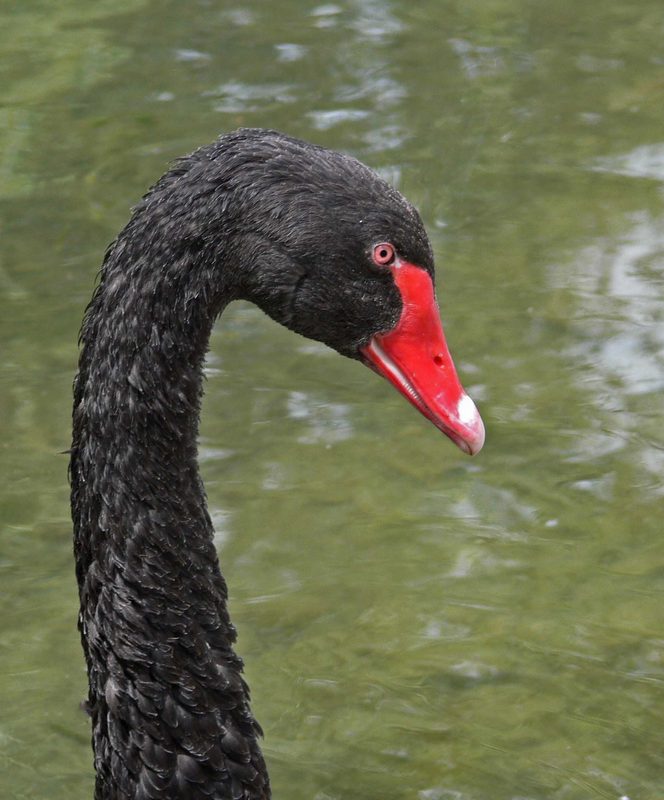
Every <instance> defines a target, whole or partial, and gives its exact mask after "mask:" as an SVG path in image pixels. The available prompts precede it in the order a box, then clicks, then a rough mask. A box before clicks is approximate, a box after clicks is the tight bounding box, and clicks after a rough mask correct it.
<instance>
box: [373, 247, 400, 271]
mask: <svg viewBox="0 0 664 800" xmlns="http://www.w3.org/2000/svg"><path fill="white" fill-rule="evenodd" d="M395 258H396V252H395V250H394V246H393V245H391V244H390V243H389V242H381V243H380V244H377V245H375V246H374V249H373V260H374V264H377V265H378V266H379V267H388V266H389V265H390V264H392V263H394V259H395Z"/></svg>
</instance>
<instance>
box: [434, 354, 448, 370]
mask: <svg viewBox="0 0 664 800" xmlns="http://www.w3.org/2000/svg"><path fill="white" fill-rule="evenodd" d="M444 361H445V359H444V358H443V357H442V356H441V355H437V356H434V357H433V363H434V364H435V365H436V366H437V367H442V366H443V363H444Z"/></svg>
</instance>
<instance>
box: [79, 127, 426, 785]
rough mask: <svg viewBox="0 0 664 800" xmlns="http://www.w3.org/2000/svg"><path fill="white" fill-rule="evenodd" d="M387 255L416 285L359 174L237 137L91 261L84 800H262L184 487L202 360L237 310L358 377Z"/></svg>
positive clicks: (163, 185)
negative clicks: (387, 248)
mask: <svg viewBox="0 0 664 800" xmlns="http://www.w3.org/2000/svg"><path fill="white" fill-rule="evenodd" d="M384 240H389V241H390V242H392V243H393V244H394V245H395V246H396V248H397V249H398V251H399V253H400V254H401V255H402V256H403V257H404V258H407V259H408V260H409V261H411V262H413V263H415V264H418V265H419V266H421V267H422V268H424V269H426V270H428V271H429V272H430V273H431V275H433V259H432V255H431V248H430V245H429V242H428V239H427V236H426V233H425V231H424V228H423V226H422V223H421V221H420V218H419V216H418V214H417V212H416V211H415V209H414V208H413V207H412V206H411V205H410V204H409V203H408V202H407V201H405V200H404V199H403V197H401V195H400V194H399V193H398V192H396V191H395V190H394V189H393V188H391V187H390V186H388V185H387V184H386V183H385V182H384V181H382V180H381V179H380V178H379V177H378V176H377V175H376V174H375V173H374V172H372V171H371V170H369V169H368V168H367V167H365V166H364V165H362V164H360V163H359V162H357V161H356V160H354V159H352V158H350V157H348V156H345V155H341V154H339V153H335V152H331V151H329V150H325V149H322V148H319V147H315V146H313V145H310V144H307V143H304V142H301V141H298V140H295V139H292V138H290V137H287V136H285V135H283V134H279V133H276V132H273V131H263V130H240V131H237V132H235V133H232V134H228V135H226V136H222V137H220V138H219V139H218V140H217V141H216V142H214V143H213V144H211V145H209V146H207V147H203V148H201V149H199V150H197V151H196V152H194V153H193V154H191V155H190V156H188V157H186V158H183V159H182V160H180V161H178V162H177V163H176V164H175V165H174V166H173V168H172V169H171V170H169V171H168V172H167V173H166V174H165V175H164V176H163V177H162V178H161V179H160V180H159V181H158V182H157V183H156V184H155V186H153V187H152V189H151V190H150V191H149V192H148V194H147V195H146V196H145V197H144V198H143V200H142V201H141V202H140V203H139V204H138V205H137V206H136V208H135V209H134V211H133V214H132V216H131V219H130V220H129V222H128V223H127V225H126V227H125V228H124V230H123V231H122V232H121V233H120V234H119V236H118V238H117V239H116V240H115V241H114V242H113V243H112V244H111V246H110V247H109V248H108V251H107V253H106V256H105V259H104V263H103V266H102V270H101V276H100V279H99V283H98V286H97V288H96V290H95V292H94V295H93V298H92V300H91V302H90V305H89V307H88V309H87V312H86V315H85V319H84V322H83V327H82V331H81V337H80V342H81V353H80V362H79V371H78V375H77V377H76V380H75V384H74V411H73V444H72V455H71V467H70V473H71V498H72V515H73V520H74V546H75V556H76V573H77V578H78V584H79V592H80V603H81V607H80V616H79V627H80V631H81V636H82V641H83V648H84V651H85V655H86V659H87V667H88V675H89V698H88V708H89V712H90V715H91V717H92V742H93V748H94V760H95V768H96V772H97V782H96V793H95V797H96V799H97V800H120V799H122V800H148V798H154V799H155V800H157V799H158V798H192V799H193V798H223V799H224V800H225V799H226V798H229V799H230V798H234V800H261V799H263V798H268V797H269V796H270V787H269V781H268V777H267V772H266V768H265V764H264V761H263V757H262V755H261V752H260V749H259V746H258V742H257V740H258V737H259V735H260V733H261V730H260V727H259V726H258V724H257V723H256V721H255V720H254V718H253V716H252V713H251V710H250V707H249V691H248V689H247V685H246V683H245V681H244V679H243V677H242V661H241V659H240V658H239V657H238V656H237V655H236V653H235V652H234V650H233V643H234V641H235V629H234V627H233V625H232V623H231V621H230V619H229V615H228V610H227V605H226V600H227V590H226V584H225V582H224V579H223V577H222V574H221V572H220V569H219V563H218V559H217V554H216V552H215V549H214V546H213V530H212V524H211V521H210V517H209V515H208V512H207V508H206V502H205V494H204V490H203V486H202V483H201V479H200V477H199V472H198V467H197V460H196V449H197V446H196V441H197V433H198V418H199V408H200V401H201V392H202V389H201V386H202V381H201V375H202V365H203V360H204V357H205V353H206V350H207V346H208V339H209V336H210V331H211V328H212V325H213V324H214V321H215V319H216V318H217V317H218V315H219V314H220V312H221V311H222V310H223V309H224V307H225V306H226V305H227V303H229V302H230V301H231V300H234V299H237V298H243V299H246V300H250V301H253V302H254V303H256V304H257V305H258V306H259V307H260V308H262V309H263V310H264V311H265V312H266V313H267V314H269V315H270V316H271V317H273V318H274V319H275V320H277V321H278V322H280V323H282V324H283V325H285V326H286V327H288V328H290V329H292V330H294V331H296V332H297V333H300V334H303V335H305V336H309V337H311V338H314V339H317V340H319V341H321V342H324V343H325V344H327V345H329V346H331V347H333V348H335V349H336V350H338V351H339V352H340V353H342V354H344V355H347V356H350V357H358V349H359V348H360V347H361V346H363V345H365V344H366V343H367V342H368V341H369V339H370V337H371V336H372V335H374V334H376V333H377V332H379V331H383V330H389V329H391V328H392V327H393V326H394V325H395V323H396V321H397V319H398V318H399V315H400V312H401V298H400V295H399V293H398V291H397V290H396V288H395V285H394V282H393V279H392V277H391V275H390V273H389V272H388V271H386V270H381V269H377V268H376V266H375V264H374V263H373V262H372V260H371V248H372V246H373V245H374V244H375V243H376V242H380V241H384Z"/></svg>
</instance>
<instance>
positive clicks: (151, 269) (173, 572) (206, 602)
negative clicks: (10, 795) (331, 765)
mask: <svg viewBox="0 0 664 800" xmlns="http://www.w3.org/2000/svg"><path fill="white" fill-rule="evenodd" d="M153 207H156V208H157V210H158V211H159V213H155V212H154V211H152V210H151V209H152V208H153ZM173 211H174V209H170V210H169V209H168V208H166V209H161V210H159V204H156V203H153V204H152V205H150V204H149V203H148V204H147V205H146V204H143V206H141V207H139V209H138V210H137V212H135V215H134V217H133V218H132V220H131V221H130V223H129V224H128V226H127V228H126V229H125V230H124V231H123V233H122V234H121V235H120V237H118V239H117V240H116V242H115V243H114V244H113V245H112V246H111V248H110V249H109V251H108V253H107V256H106V259H105V262H104V266H103V268H102V274H101V279H100V283H99V286H98V288H97V290H96V292H95V295H94V297H93V300H92V302H91V304H90V307H89V309H88V312H87V314H86V319H85V321H84V325H83V329H82V333H81V343H82V349H81V357H80V363H79V373H78V376H77V379H76V383H75V391H74V394H75V399H74V438H73V445H72V460H71V481H72V512H73V518H74V541H75V554H76V568H77V577H78V582H79V592H80V600H81V611H80V616H79V626H80V630H81V636H82V641H83V647H84V650H85V654H86V658H87V663H88V674H89V710H90V713H91V716H92V721H93V746H94V750H95V765H96V769H97V793H96V797H97V799H98V800H99V798H109V800H110V798H116V797H118V798H119V797H134V796H139V795H140V792H139V788H140V787H141V786H143V787H144V788H145V787H151V788H150V791H149V792H147V794H146V796H151V797H161V796H163V797H174V796H178V797H187V798H189V797H191V798H193V797H199V796H200V797H204V796H206V797H209V796H215V797H243V798H247V799H249V798H251V799H252V800H254V799H256V800H260V799H262V798H267V797H268V796H269V784H268V779H267V775H266V773H265V767H264V763H263V759H262V756H261V753H260V750H259V748H258V745H257V741H256V739H257V736H258V735H259V733H260V728H259V727H258V725H257V723H256V722H255V721H254V719H253V717H252V715H251V711H250V709H249V697H248V690H247V687H246V684H245V682H244V681H243V679H242V677H241V670H242V662H241V660H240V659H239V658H238V656H237V655H236V654H235V653H234V651H233V648H232V645H233V642H234V640H235V630H234V628H233V626H232V624H231V622H230V619H229V615H228V611H227V606H226V598H227V592H226V585H225V582H224V579H223V577H222V575H221V572H220V569H219V563H218V559H217V555H216V552H215V549H214V546H213V530H212V525H211V522H210V518H209V515H208V512H207V508H206V503H205V494H204V490H203V487H202V483H201V480H200V477H199V472H198V466H197V459H196V439H197V434H198V419H199V407H200V398H201V386H202V364H203V360H204V356H205V352H206V350H207V346H208V340H209V335H210V330H211V327H212V325H213V323H214V320H215V318H216V317H217V315H218V314H219V312H220V310H221V309H222V308H223V306H224V304H225V303H226V302H227V301H228V300H230V299H232V296H233V293H232V291H230V290H229V289H228V288H227V287H226V288H224V281H223V279H220V276H219V274H218V271H219V267H218V263H219V262H218V253H217V257H216V258H215V265H214V266H212V264H213V259H212V258H211V257H210V253H209V252H208V251H207V250H206V246H205V244H204V243H203V241H202V239H201V238H200V237H198V236H197V235H196V225H195V224H194V223H195V214H194V219H193V221H192V218H191V214H190V215H189V216H185V217H183V216H182V214H180V217H179V225H178V231H177V236H174V235H173V231H172V230H169V225H170V223H169V219H172V218H173ZM216 246H217V247H218V246H219V242H216ZM213 272H214V274H213ZM213 287H214V288H213ZM146 791H147V790H146ZM140 796H143V795H140Z"/></svg>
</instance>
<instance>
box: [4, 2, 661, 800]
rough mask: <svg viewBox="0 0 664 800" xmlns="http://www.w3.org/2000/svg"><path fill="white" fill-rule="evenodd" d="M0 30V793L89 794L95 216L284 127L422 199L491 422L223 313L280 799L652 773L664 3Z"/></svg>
mask: <svg viewBox="0 0 664 800" xmlns="http://www.w3.org/2000/svg"><path fill="white" fill-rule="evenodd" d="M0 55H1V56H2V59H1V61H2V64H3V81H2V82H1V85H0V103H1V105H0V203H2V214H0V304H1V308H0V341H1V342H2V359H0V434H1V439H0V440H1V441H2V442H3V461H2V474H1V475H0V477H1V479H2V480H1V482H0V485H1V486H2V489H1V490H0V505H1V507H2V516H1V518H0V519H1V520H2V536H1V538H0V584H1V585H2V589H3V597H2V601H3V607H2V620H3V622H2V630H1V635H0V648H1V649H0V655H1V658H2V663H1V667H0V694H1V696H2V715H1V718H0V789H1V790H2V791H0V794H1V795H2V796H3V797H4V796H7V797H12V798H21V799H23V798H49V800H59V798H63V800H64V798H67V799H69V798H74V797H76V798H86V797H91V795H92V788H91V787H92V784H91V766H90V761H91V758H90V753H89V745H88V741H89V733H88V723H87V720H86V719H85V717H84V715H83V714H82V713H81V712H80V710H79V707H78V706H79V702H80V699H81V697H82V696H83V693H84V684H85V676H84V672H83V663H82V657H81V653H80V646H79V643H78V640H77V634H76V629H75V619H76V597H75V585H74V578H73V568H72V557H71V542H70V523H69V519H68V507H67V487H66V483H65V471H66V456H64V455H62V451H64V450H66V448H67V447H68V439H69V432H68V431H69V419H70V406H69V404H70V399H69V398H70V386H71V378H72V374H73V370H74V365H75V360H76V349H75V341H76V333H77V329H78V325H79V322H80V317H81V313H82V309H83V307H84V305H85V303H86V302H87V298H88V297H89V294H90V291H91V288H92V284H93V279H94V274H95V271H96V269H97V267H98V264H99V263H100V260H101V256H102V253H103V250H104V247H105V246H106V244H107V242H108V241H109V240H110V239H111V238H112V236H113V235H114V234H115V233H116V232H117V230H118V229H119V227H120V226H121V224H122V223H123V222H124V220H125V219H126V216H127V209H128V207H129V205H130V204H131V203H132V202H135V201H136V200H137V198H138V197H139V196H140V194H141V193H142V192H143V191H144V190H145V188H146V186H148V185H149V184H150V183H151V182H152V181H154V179H155V178H156V177H157V176H158V175H159V174H160V173H161V172H162V171H163V169H164V166H165V164H166V162H167V161H168V159H170V158H173V157H176V156H178V155H180V154H182V153H183V152H186V151H187V150H191V149H193V148H194V147H195V146H197V145H199V144H201V143H203V142H206V141H208V140H210V139H211V138H212V137H213V136H215V135H216V134H217V133H218V132H220V131H222V130H229V129H232V128H235V127H237V126H241V125H262V126H266V127H277V128H283V129H286V130H288V131H289V132H291V133H293V134H296V135H301V136H304V137H305V138H308V139H312V140H315V141H318V142H320V143H322V144H325V145H328V146H333V147H338V148H341V149H344V150H347V151H349V152H352V153H354V154H355V155H358V156H359V157H361V158H363V159H365V160H367V161H368V162H370V163H371V165H372V166H374V167H375V168H376V169H378V170H379V171H380V172H381V174H383V175H384V176H385V177H387V178H388V180H390V181H391V182H393V183H395V184H397V185H398V186H399V187H400V188H401V189H402V190H403V191H404V192H405V193H406V194H407V195H408V196H409V197H410V198H411V199H412V200H413V201H414V202H415V203H416V204H417V205H418V207H419V208H420V209H421V211H422V214H423V217H424V221H425V224H426V226H427V228H428V229H429V231H430V232H431V235H432V240H433V244H434V248H435V251H436V257H437V263H438V265H439V278H438V294H439V299H440V301H441V307H442V312H443V316H444V320H445V325H446V331H447V335H448V339H449V341H450V344H451V348H452V350H453V353H454V355H455V358H456V361H457V364H458V366H459V368H460V372H461V375H462V378H463V380H464V382H465V384H466V385H467V387H468V389H469V391H470V392H471V394H473V396H474V397H475V398H476V399H477V400H478V401H479V404H480V406H481V410H482V413H483V416H484V417H485V420H486V422H487V445H486V448H485V450H484V451H483V452H482V453H481V454H480V456H479V457H478V458H476V459H473V460H469V459H467V458H465V457H464V456H463V455H461V454H458V453H456V452H455V451H454V449H453V448H452V446H451V445H450V444H449V442H447V441H446V440H444V439H443V437H440V436H439V434H437V432H436V431H435V430H434V429H433V428H431V427H430V426H428V425H427V423H426V421H425V420H423V419H421V418H420V417H419V416H418V415H416V414H415V412H414V411H413V410H412V409H411V408H410V407H409V406H408V405H407V404H406V403H404V402H403V400H402V399H400V398H398V397H397V396H396V395H394V394H393V393H392V392H390V389H389V387H388V386H387V385H386V384H385V383H384V382H382V381H380V380H378V378H377V377H375V376H373V375H372V374H371V373H369V371H368V370H366V369H364V368H363V367H361V366H360V365H358V364H354V363H352V362H351V361H349V360H345V359H342V358H340V357H338V356H336V355H335V354H333V353H331V352H330V351H327V350H326V349H325V348H322V347H321V346H320V345H317V344H315V343H310V342H306V341H304V340H302V339H299V338H297V337H293V336H292V335H290V334H289V333H287V332H286V331H283V330H281V329H278V328H276V327H275V325H274V324H273V323H272V322H271V321H270V320H268V319H266V318H265V317H264V316H263V315H262V314H261V313H260V312H258V311H257V310H256V309H253V308H251V307H249V306H247V305H245V304H237V305H233V306H231V307H230V308H229V309H228V310H227V312H225V314H224V316H223V319H222V320H221V322H220V324H219V326H218V327H217V329H216V330H215V333H214V335H213V340H212V346H211V353H210V355H209V358H208V362H207V366H206V375H207V388H206V401H205V406H204V416H203V424H202V436H201V464H202V470H203V473H204V477H205V480H206V487H207V491H208V495H209V501H210V511H211V515H212V518H213V521H214V523H215V528H216V531H217V539H216V541H217V546H218V547H219V550H220V554H221V557H222V562H223V566H224V570H225V572H226V573H227V579H228V583H229V586H230V590H231V599H232V613H233V616H234V619H235V621H236V623H237V625H238V628H239V631H240V641H239V650H240V652H241V653H242V655H243V657H244V658H245V660H246V664H247V676H248V679H249V681H250V683H251V685H252V690H253V694H252V696H253V699H254V708H255V711H256V714H257V716H258V717H259V719H260V720H261V722H262V724H263V726H264V728H265V731H266V739H265V752H266V755H267V758H268V760H269V763H270V767H271V774H272V781H273V785H274V788H275V796H277V797H279V796H284V797H285V796H288V797H291V798H303V799H304V798H316V800H326V799H327V798H341V797H344V798H345V797H359V798H365V797H366V798H370V797H380V798H385V800H389V799H390V798H394V800H398V799H400V798H420V800H439V798H440V799H443V798H444V799H445V800H450V799H451V798H455V799H458V800H485V798H487V797H491V798H495V799H496V800H514V798H523V799H524V800H525V799H526V798H527V800H552V799H553V800H577V798H578V800H582V799H583V800H585V798H588V797H593V798H594V797H597V798H613V799H614V800H618V798H621V797H623V798H630V799H631V800H643V798H646V799H647V800H649V799H650V798H660V797H661V796H663V795H664V779H663V778H662V776H663V775H664V757H663V756H662V748H661V745H660V740H661V726H662V725H661V717H662V700H661V693H662V684H663V682H664V646H663V644H662V641H663V637H662V625H661V616H662V615H661V607H662V600H663V597H664V584H663V583H662V563H664V541H663V540H662V536H661V530H660V529H661V522H660V520H661V514H662V508H661V502H662V481H661V475H662V473H663V472H664V455H663V454H664V440H663V438H662V425H663V421H664V419H663V418H664V408H663V405H662V399H661V396H662V387H663V385H664V356H663V353H664V341H663V339H664V325H663V324H662V323H663V315H664V292H662V274H663V267H664V209H663V207H662V197H663V195H662V180H663V179H664V145H662V144H661V141H662V130H664V125H663V123H664V120H663V119H662V116H663V114H664V110H663V109H664V106H662V103H661V96H660V95H661V86H662V75H663V72H662V63H664V51H663V50H662V40H661V3H659V2H655V0H644V1H643V2H641V3H638V4H633V3H627V2H620V1H618V2H615V3H611V4H608V5H606V4H603V5H601V6H600V5H599V4H598V3H596V2H592V3H589V4H585V5H583V4H579V3H571V2H568V0H565V2H563V3H557V4H555V5H549V6H547V7H546V8H544V7H543V6H542V7H540V6H534V5H533V4H529V3H525V2H523V0H502V1H501V2H498V3H483V4H474V5H473V4H466V5H458V4H457V5H455V4H453V3H450V2H447V0H445V2H438V0H435V2H434V0H425V2H422V3H417V4H407V3H405V2H400V0H391V1H389V0H364V2H362V1H361V0H343V2H336V3H325V4H323V3H316V2H312V3H304V4H303V3H302V2H300V1H299V0H297V2H295V0H279V2H274V3H272V4H270V6H269V8H268V6H266V5H265V4H260V3H258V2H242V3H237V4H235V5H232V4H231V7H228V4H223V3H216V2H204V3H203V2H202V3H198V4H194V5H192V4H187V6H186V8H185V7H184V6H183V5H182V4H177V3H174V2H166V3H162V4H160V5H159V7H158V8H157V6H156V5H154V4H150V3H141V2H138V1H137V0H126V1H125V2H122V3H119V2H117V0H114V2H113V3H110V2H105V1H102V2H98V3H96V4H94V7H88V6H84V5H83V4H81V3H75V2H74V3H69V4H68V5H66V6H62V5H60V4H52V5H51V6H48V7H46V6H43V4H42V5H39V4H35V3H31V2H28V3H24V4H23V5H22V6H21V7H20V9H19V8H18V7H16V8H12V9H9V10H6V11H0Z"/></svg>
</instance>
